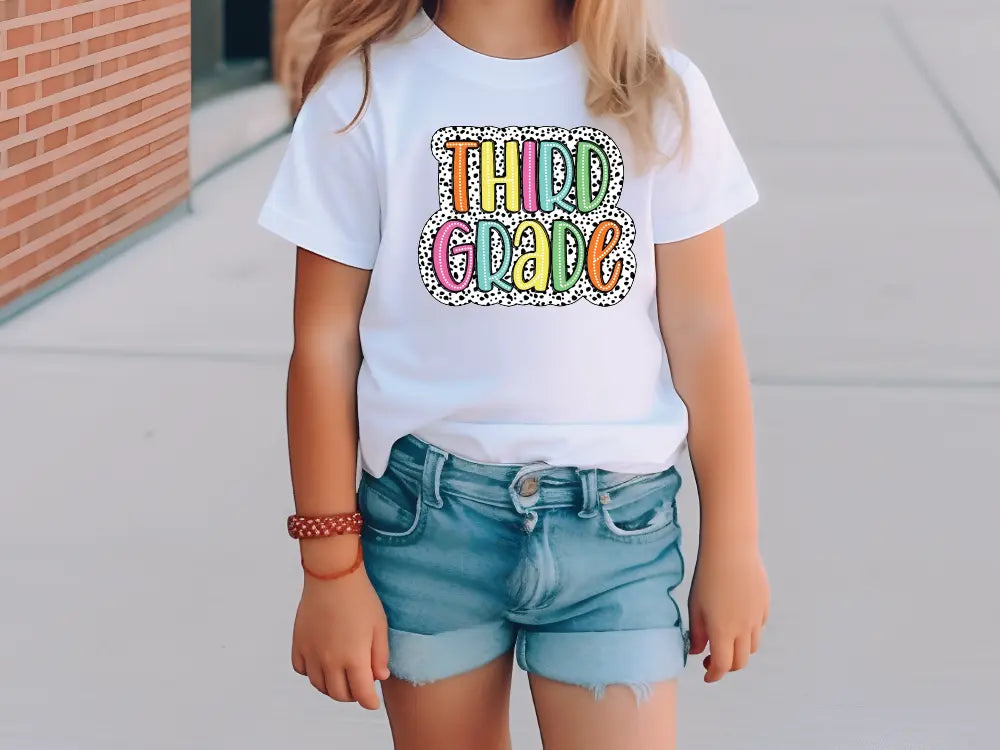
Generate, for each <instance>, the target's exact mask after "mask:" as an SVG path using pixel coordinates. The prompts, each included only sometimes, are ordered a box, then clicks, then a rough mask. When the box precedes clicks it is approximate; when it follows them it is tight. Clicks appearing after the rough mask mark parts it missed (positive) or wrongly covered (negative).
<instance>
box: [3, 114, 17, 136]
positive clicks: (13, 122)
mask: <svg viewBox="0 0 1000 750" xmlns="http://www.w3.org/2000/svg"><path fill="white" fill-rule="evenodd" d="M19 132H20V127H19V120H18V118H17V117H12V118H11V119H9V120H4V121H3V122H0V139H3V138H10V137H12V136H15V135H17V134H18V133H19Z"/></svg>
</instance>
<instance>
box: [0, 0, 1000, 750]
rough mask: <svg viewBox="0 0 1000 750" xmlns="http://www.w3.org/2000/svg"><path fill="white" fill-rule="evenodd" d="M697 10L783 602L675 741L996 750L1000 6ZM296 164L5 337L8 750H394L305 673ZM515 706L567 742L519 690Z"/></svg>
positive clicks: (19, 321) (247, 175)
mask: <svg viewBox="0 0 1000 750" xmlns="http://www.w3.org/2000/svg"><path fill="white" fill-rule="evenodd" d="M674 5H675V6H677V7H676V11H677V15H678V17H679V21H680V23H679V32H678V34H677V37H678V44H679V46H681V47H682V48H683V49H685V50H686V51H688V52H689V53H690V54H691V55H692V57H694V59H695V60H696V61H697V62H698V63H699V64H700V65H701V66H702V67H703V68H704V69H705V71H706V73H707V75H708V76H709V80H711V81H712V82H713V84H714V87H715V90H716V93H717V96H718V99H719V101H720V104H721V106H722V108H723V111H724V112H725V113H726V115H727V117H728V119H729V122H730V125H731V127H732V130H733V131H734V133H735V134H736V136H737V138H738V140H739V141H740V143H741V145H742V146H743V147H744V150H745V152H746V155H747V158H748V161H749V162H750V164H751V167H752V169H753V171H754V173H755V175H756V176H757V178H758V181H759V183H760V188H761V193H762V195H763V199H764V200H763V203H762V204H761V206H760V207H758V208H757V209H755V210H754V211H753V212H751V213H750V214H748V215H746V216H745V217H741V218H740V219H738V220H737V221H735V222H734V223H733V225H732V229H731V233H730V237H731V244H732V252H731V258H732V260H731V264H732V276H733V284H734V287H735V293H736V297H737V302H738V305H739V308H740V313H741V318H742V321H743V328H744V338H745V340H746V345H747V350H748V356H749V359H750V363H751V369H752V372H753V377H754V383H755V399H756V405H757V419H758V433H759V442H760V465H761V478H760V484H761V500H762V516H763V519H762V520H763V532H762V533H763V542H764V549H765V555H766V558H767V562H768V565H769V571H770V574H771V578H772V584H773V588H774V604H773V614H772V622H771V624H770V626H769V628H768V631H767V636H766V639H765V643H764V647H763V650H762V651H761V653H760V654H759V655H758V656H757V658H756V660H755V662H754V663H753V664H752V665H751V668H750V669H749V670H747V671H746V672H743V673H739V674H736V675H732V676H730V677H729V678H728V679H726V680H724V681H723V682H722V683H721V684H719V685H715V686H705V685H703V684H702V683H701V682H700V676H701V671H700V669H699V665H697V664H694V663H693V664H692V665H691V666H690V667H689V669H688V671H687V673H686V674H685V676H684V678H683V679H682V690H681V697H680V704H681V705H680V717H681V718H680V738H681V743H680V747H682V748H693V749H698V750H701V749H702V748H705V749H712V750H715V749H719V750H721V749H722V748H734V749H735V750H802V749H803V748H809V749H810V750H813V749H815V750H867V748H873V749H875V748H881V749H882V750H939V749H940V750H986V749H987V748H994V747H996V746H997V736H998V733H1000V719H998V716H997V712H996V709H995V707H994V704H995V703H996V701H997V699H998V698H1000V678H998V676H997V674H996V671H997V664H1000V642H998V640H997V638H996V636H995V632H994V631H995V624H996V623H997V621H998V618H1000V605H998V604H997V600H996V595H995V591H994V589H995V584H996V582H997V580H998V578H1000V575H998V574H1000V561H998V556H997V554H996V552H995V550H996V544H995V541H994V539H993V535H994V534H995V533H996V529H997V528H998V527H1000V509H998V507H1000V504H998V503H997V502H996V498H997V491H996V482H995V480H994V478H993V477H992V471H993V469H994V468H995V467H997V466H998V465H1000V441H998V440H997V438H996V429H997V426H998V424H1000V330H998V327H997V324H996V322H995V320H996V316H997V313H1000V302H998V301H997V299H998V298H997V295H996V288H997V280H998V279H1000V252H998V251H1000V189H998V185H997V184H996V172H997V170H998V169H1000V96H998V95H997V93H996V88H995V78H996V74H997V72H998V71H1000V7H998V6H997V4H996V2H995V0H975V1H974V0H954V1H953V2H950V3H947V4H945V3H940V2H930V0H912V1H910V2H906V1H905V0H897V1H896V2H894V3H888V4H887V3H881V2H875V1H874V0H853V1H843V2H838V3H829V2H819V0H755V1H754V2H750V0H745V1H737V0H732V1H731V2H721V0H716V1H714V2H708V1H704V0H703V1H702V2H699V3H695V2H693V0H688V1H687V2H680V0H675V2H674ZM282 145H283V144H282V143H277V144H273V145H272V146H270V147H268V148H267V149H265V150H263V151H261V152H259V153H258V154H256V155H255V156H253V157H252V158H249V159H247V160H245V161H243V162H241V163H240V164H238V165H236V166H235V167H233V168H231V169H229V170H227V171H225V172H223V173H221V174H219V175H217V176H215V177H213V178H212V179H210V180H209V181H207V182H206V183H204V184H202V185H201V186H200V187H199V188H198V189H197V190H196V192H195V194H194V196H193V205H194V209H195V211H194V213H193V214H192V215H191V216H190V217H187V218H185V219H184V220H182V221H180V222H178V223H177V224H175V225H174V226H173V227H172V228H170V229H169V230H168V231H166V232H164V233H162V234H160V235H157V236H156V237H154V238H152V239H150V240H149V241H147V242H145V243H144V244H143V245H141V246H139V247H137V248H136V249H134V250H132V251H130V252H129V253H127V254H125V255H123V256H121V257H119V258H118V259H116V260H115V261H113V262H112V263H110V264H109V265H107V266H105V267H104V268H102V269H101V270H100V271H98V272H97V273H95V274H93V275H91V276H89V277H87V278H85V279H83V280H82V281H80V282H78V283H76V284H74V285H73V286H71V287H70V288H67V289H65V290H63V291H62V292H60V293H59V294H58V295H56V296H54V297H52V298H50V299H49V300H47V301H45V302H44V303H43V304H41V305H40V306H38V307H35V308H33V309H31V310H30V311H28V312H27V313H25V314H23V315H21V316H20V317H18V318H15V319H14V320H12V321H11V322H9V323H7V324H6V325H4V326H3V327H0V394H3V395H2V396H0V483H2V484H0V488H2V497H3V503H2V505H0V570H2V577H0V602H2V605H0V750H29V749H30V750H41V749H44V750H70V749H72V750H134V749H135V748H143V750H161V749H162V750H182V749H184V750H187V749H188V748H190V749H191V750H203V749H206V748H230V747H231V748H240V750H250V749H252V750H258V749H259V750H264V749H270V748H278V747H296V748H303V749H304V748H313V747H315V748H320V747H329V746H331V743H332V744H333V746H343V747H352V748H358V749H359V750H368V749H371V750H376V749H379V750H380V749H382V748H388V747H389V740H388V731H387V725H386V722H385V717H384V714H382V713H381V712H380V713H375V714H369V713H366V712H364V711H362V710H361V709H357V708H355V707H345V706H341V705H337V704H333V703H332V702H330V701H329V700H327V699H325V698H323V697H321V696H319V695H318V694H314V692H313V691H312V690H311V689H310V688H308V686H307V685H306V684H305V683H304V682H303V681H302V680H301V679H300V678H298V677H297V676H296V675H294V674H293V673H292V672H291V670H290V669H289V667H288V655H287V651H288V641H289V635H290V627H291V619H292V615H293V610H294V604H295V598H296V593H297V592H296V585H297V582H298V579H299V571H298V569H297V559H296V557H295V551H294V549H293V546H289V545H288V543H287V539H283V538H282V533H281V532H280V531H279V529H280V522H281V518H282V517H283V514H284V513H286V512H288V509H289V503H290V487H289V481H288V476H287V464H286V458H285V447H284V424H283V385H284V367H285V363H286V357H287V354H288V351H289V346H290V342H291V337H290V311H291V290H292V272H293V253H292V251H291V249H290V248H288V247H286V246H283V244H282V243H281V242H279V241H276V240H275V239H273V238H271V237H270V236H268V235H266V234H265V233H264V232H262V231H261V230H258V229H257V228H256V226H255V225H254V217H255V211H256V208H257V206H258V205H259V203H260V200H261V199H262V197H263V193H264V190H265V188H266V185H267V181H268V179H269V178H270V176H271V174H272V173H273V170H274V168H275V165H276V163H277V160H278V158H279V156H280V153H281V148H282ZM692 486H693V483H692V482H690V481H689V482H688V485H687V489H686V490H685V491H684V492H682V498H681V504H682V510H681V521H682V523H683V524H684V527H685V532H686V537H687V539H686V545H687V550H688V552H689V553H690V554H693V552H694V549H695V547H694V542H695V540H696V537H697V507H696V498H695V497H694V494H693V491H692V489H691V488H692ZM234 519H236V520H235V521H234ZM276 524H278V525H277V526H276ZM512 714H513V715H512V725H513V727H514V736H515V747H516V748H517V750H531V749H535V748H538V747H540V744H539V741H538V736H537V731H536V730H535V729H534V725H533V721H532V717H531V705H530V696H529V694H528V691H527V688H526V682H525V680H524V679H523V676H522V675H520V673H518V677H517V680H516V688H515V696H514V707H513V711H512Z"/></svg>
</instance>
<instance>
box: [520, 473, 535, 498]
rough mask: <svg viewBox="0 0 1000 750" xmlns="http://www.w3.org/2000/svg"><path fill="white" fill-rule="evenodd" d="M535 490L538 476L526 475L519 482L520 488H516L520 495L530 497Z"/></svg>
mask: <svg viewBox="0 0 1000 750" xmlns="http://www.w3.org/2000/svg"><path fill="white" fill-rule="evenodd" d="M536 492H538V477H528V478H527V479H525V480H524V481H523V482H521V488H520V489H519V490H518V494H520V495H521V497H531V496H532V495H534V494H535V493H536Z"/></svg>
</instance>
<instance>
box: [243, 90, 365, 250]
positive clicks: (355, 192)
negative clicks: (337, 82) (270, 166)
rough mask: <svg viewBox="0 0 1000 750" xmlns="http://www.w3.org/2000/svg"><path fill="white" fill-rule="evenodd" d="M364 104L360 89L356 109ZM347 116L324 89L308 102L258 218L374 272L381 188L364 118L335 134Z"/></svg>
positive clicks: (303, 244) (305, 245) (304, 243)
mask: <svg viewBox="0 0 1000 750" xmlns="http://www.w3.org/2000/svg"><path fill="white" fill-rule="evenodd" d="M360 102H361V94H360V93H359V94H358V99H357V102H356V103H355V104H354V106H355V107H356V106H358V104H360ZM351 116H353V112H352V115H351ZM350 119H351V118H350V117H347V118H346V119H345V118H344V117H342V116H340V115H339V114H338V113H337V112H336V111H335V107H334V106H333V102H331V93H330V91H328V90H327V87H324V86H320V87H319V88H318V89H316V90H315V91H314V92H313V93H312V94H311V95H310V96H309V97H308V98H307V99H306V101H305V103H304V104H303V106H302V108H301V110H300V111H299V114H298V117H297V118H296V120H295V125H294V127H293V128H292V135H291V139H290V140H289V143H288V146H287V149H286V151H285V154H284V157H283V158H282V160H281V164H280V166H279V167H278V172H277V175H276V176H275V177H274V181H273V182H272V184H271V187H270V190H269V191H268V194H267V198H266V199H265V201H264V205H263V207H262V208H261V211H260V216H259V217H258V223H259V224H260V226H262V227H264V228H265V229H267V230H269V231H271V232H273V233H275V234H277V235H278V236H279V237H282V238H284V239H286V240H288V241H289V242H291V243H293V244H295V245H297V246H299V247H302V248H304V249H306V250H309V251H311V252H313V253H316V254H318V255H322V256H324V257H326V258H330V259H332V260H336V261H339V262H341V263H346V264H347V265H350V266H355V267H357V268H365V269H370V268H372V267H374V265H375V257H376V255H377V254H378V247H379V239H380V217H381V212H380V207H379V191H378V184H377V180H376V172H375V169H374V164H373V162H374V156H373V151H372V148H371V142H370V140H369V137H368V134H367V132H366V131H365V129H364V127H363V120H362V122H361V123H358V124H356V125H354V126H353V127H352V128H351V129H350V130H347V131H346V132H338V131H340V129H341V128H342V127H343V126H344V125H345V124H346V123H347V122H350Z"/></svg>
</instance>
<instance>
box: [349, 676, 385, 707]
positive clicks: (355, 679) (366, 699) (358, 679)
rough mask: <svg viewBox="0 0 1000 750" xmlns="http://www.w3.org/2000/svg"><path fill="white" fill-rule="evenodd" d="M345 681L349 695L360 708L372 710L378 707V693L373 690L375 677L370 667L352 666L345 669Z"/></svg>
mask: <svg viewBox="0 0 1000 750" xmlns="http://www.w3.org/2000/svg"><path fill="white" fill-rule="evenodd" d="M347 682H348V684H349V686H350V691H351V695H353V696H354V700H356V701H357V702H358V704H359V705H360V706H361V707H362V708H367V709H368V710H369V711H374V710H375V709H377V708H378V693H377V692H375V678H374V677H373V676H372V670H371V667H369V666H367V665H365V666H362V667H352V668H350V669H348V670H347Z"/></svg>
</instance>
